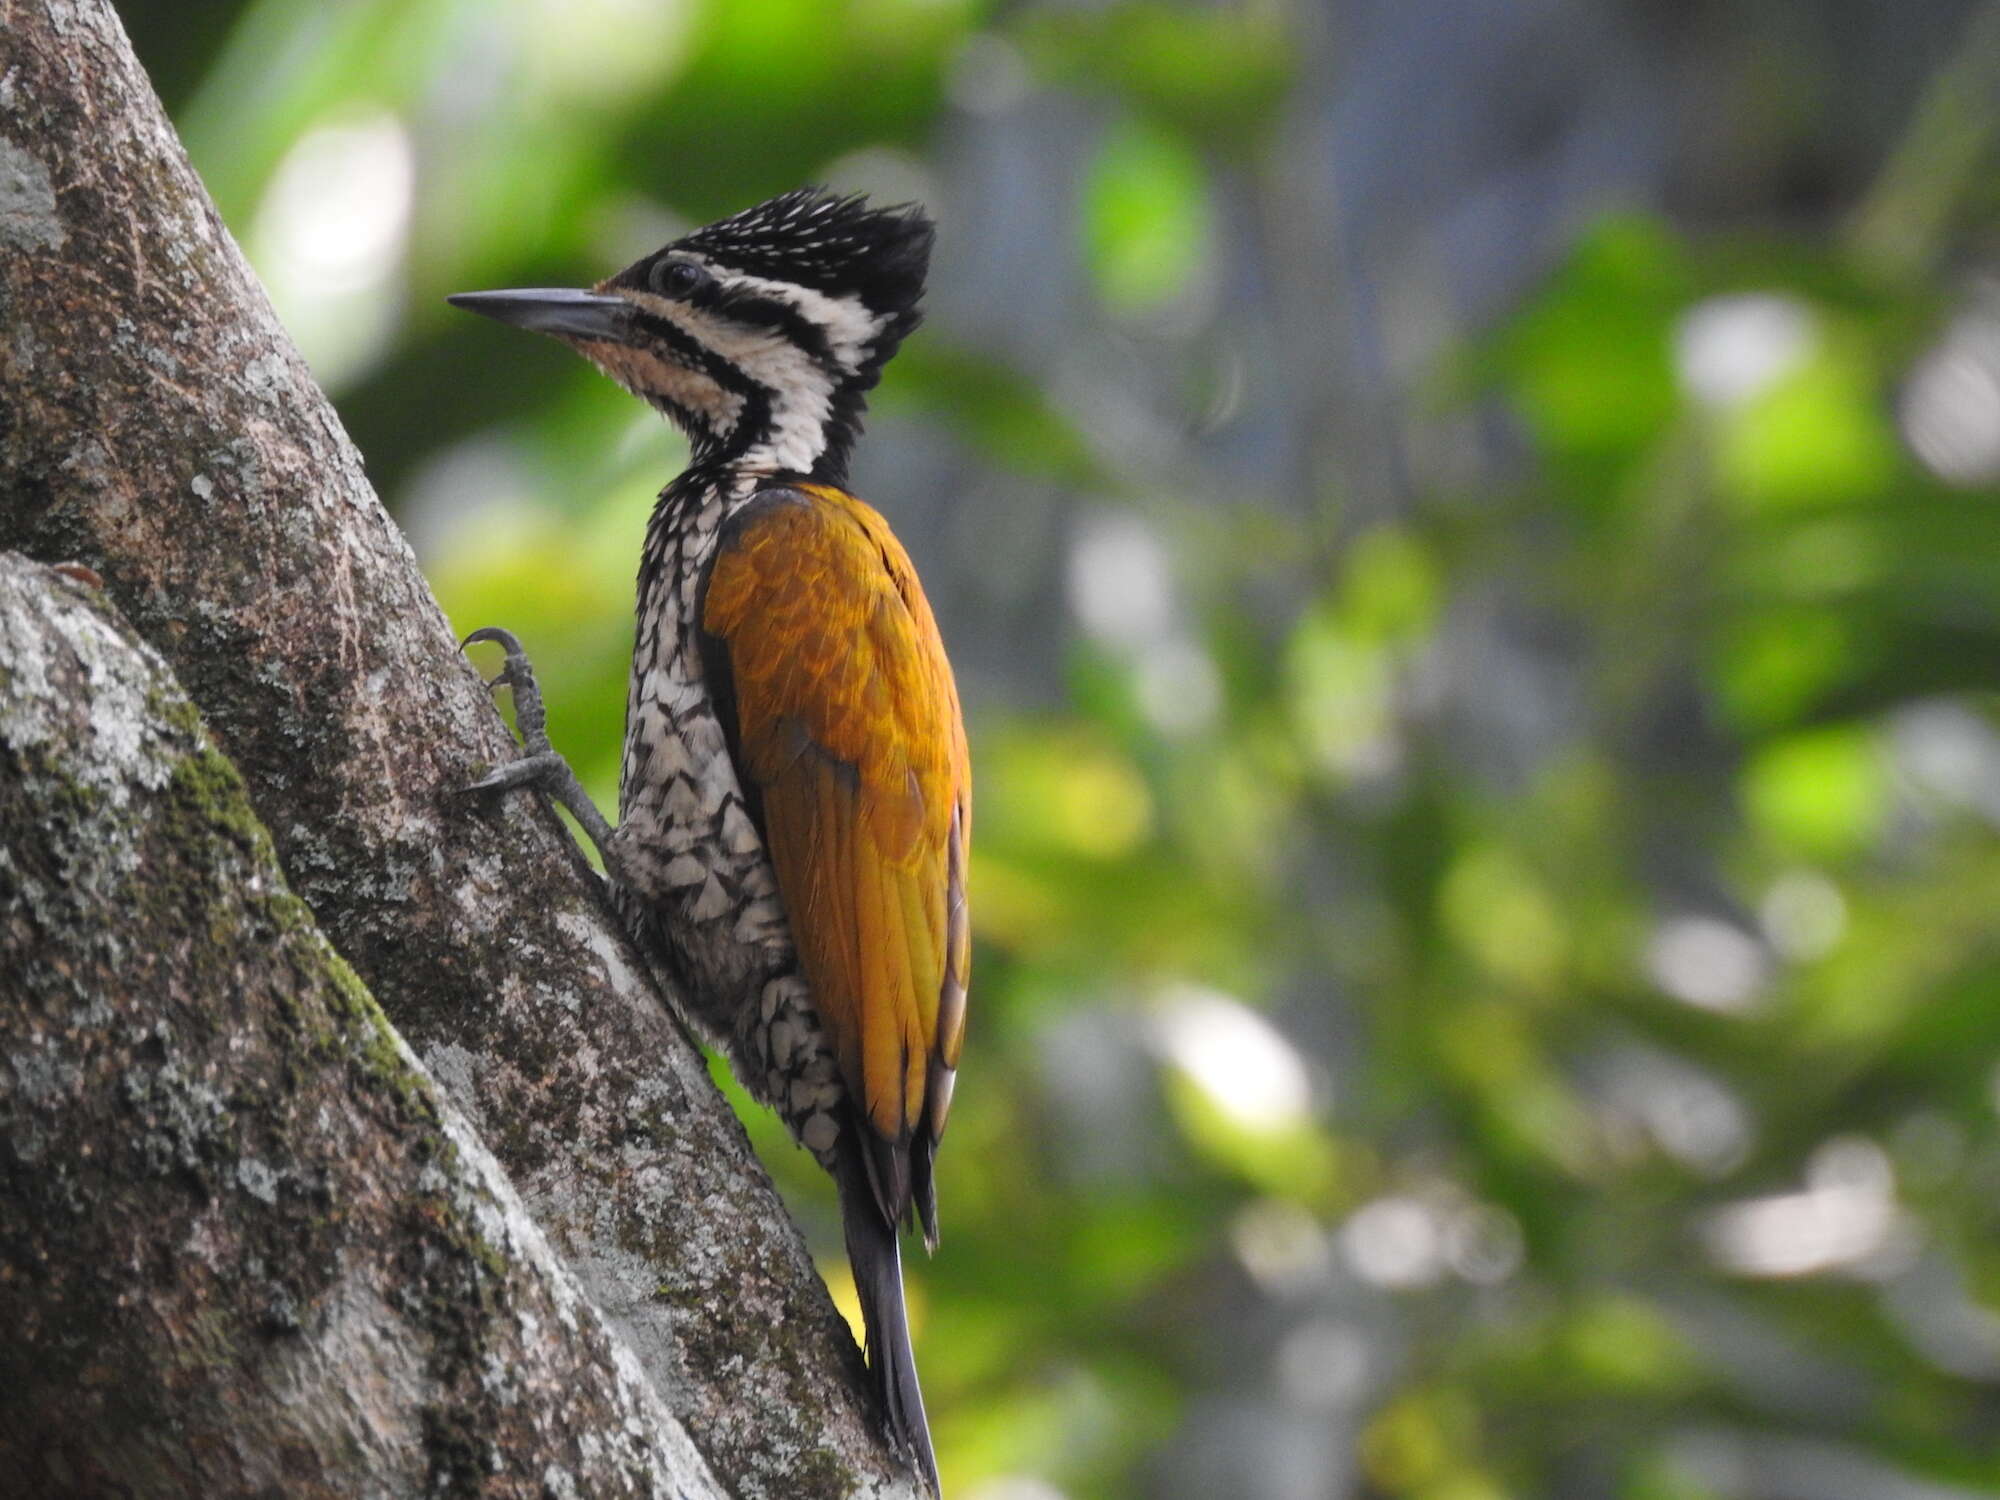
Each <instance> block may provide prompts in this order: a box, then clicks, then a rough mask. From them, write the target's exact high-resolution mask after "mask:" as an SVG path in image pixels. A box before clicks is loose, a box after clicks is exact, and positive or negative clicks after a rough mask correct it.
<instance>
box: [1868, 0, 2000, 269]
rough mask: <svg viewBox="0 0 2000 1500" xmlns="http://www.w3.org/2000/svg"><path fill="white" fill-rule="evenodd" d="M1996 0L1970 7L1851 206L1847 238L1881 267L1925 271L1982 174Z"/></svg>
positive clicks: (1998, 45) (1995, 66)
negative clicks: (1945, 58)
mask: <svg viewBox="0 0 2000 1500" xmlns="http://www.w3.org/2000/svg"><path fill="white" fill-rule="evenodd" d="M1996 98H2000V5H1994V4H1988V5H1984V6H1981V7H1980V8H1979V9H1978V10H1976V11H1974V12H1973V13H1972V15H1971V17H1970V19H1969V20H1968V21H1967V22H1966V26H1965V36H1964V40H1963V42H1962V44H1961V45H1960V46H1959V47H1958V48H1957V49H1956V50H1955V51H1954V53H1953V54H1952V58H1951V60H1950V61H1949V62H1947V63H1946V64H1945V65H1944V66H1943V67H1942V68H1940V69H1939V70H1938V73H1937V76H1936V77H1935V78H1933V79H1932V80H1931V82H1930V86H1929V87H1928V88H1927V89H1925V91H1924V94H1923V98H1922V99H1921V100H1920V101H1919V103H1918V105H1917V110H1916V115H1915V117H1914V118H1913V119H1912V120H1911V122H1910V125H1909V128H1908V129H1907V130H1906V131H1905V132H1904V134H1903V139H1902V140H1901V142H1900V143H1898V145H1897V147H1896V149H1895V151H1894V152H1893V153H1891V155H1890V157H1889V160H1888V162H1887V164H1886V165H1884V167H1883V169H1882V171H1881V174H1880V175H1879V176H1878V177H1877V178H1876V180H1875V184H1874V186H1873V187H1872V188H1871V189H1870V190H1869V192H1868V196H1867V197H1866V198H1864V199H1863V200H1862V202H1861V204H1860V206H1859V207H1858V208H1857V209H1856V210H1855V213H1854V217H1853V220H1852V222H1851V223H1850V224H1849V225H1848V231H1847V235H1848V240H1849V242H1850V243H1851V244H1852V245H1853V247H1854V249H1855V251H1856V253H1857V254H1859V255H1860V257H1861V258H1862V259H1863V260H1864V261H1866V262H1868V263H1869V264H1870V265H1873V266H1876V267H1878V268H1879V269H1881V270H1882V271H1884V272H1886V273H1889V274H1891V275H1895V276H1899V277H1904V278H1917V277H1922V276H1924V275H1926V274H1927V273H1929V272H1931V271H1933V270H1934V269H1935V267H1934V266H1933V264H1932V262H1933V261H1934V260H1935V259H1936V258H1937V256H1938V254H1939V252H1940V250H1941V249H1942V247H1943V245H1944V243H1945V241H1946V239H1947V236H1948V234H1949V231H1950V229H1951V219H1952V216H1953V215H1954V214H1955V213H1957V212H1958V210H1959V207H1960V205H1961V204H1963V203H1964V201H1965V198H1966V195H1967V194H1968V193H1969V192H1971V191H1973V190H1974V189H1975V188H1976V186H1977V185H1978V184H1980V183H1981V182H1982V181H1983V180H1984V179H1983V177H1982V173H1983V171H1984V170H1985V169H1987V167H1988V164H1989V163H1990V162H1991V160H1992V154H1993V146H1994V142H1995V139H1996V137H2000V113H1996V111H1995V110H1994V107H1993V101H1994V100H1995V99H1996Z"/></svg>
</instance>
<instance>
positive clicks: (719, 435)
mask: <svg viewBox="0 0 2000 1500" xmlns="http://www.w3.org/2000/svg"><path fill="white" fill-rule="evenodd" d="M634 321H635V322H636V323H637V324H638V326H639V328H640V329H641V330H642V331H643V332H644V333H646V334H647V335H648V336H649V337H651V338H654V339H657V340H658V341H659V342H660V343H661V344H663V345H664V346H665V347H666V348H667V349H669V350H670V351H672V353H673V354H674V355H675V356H676V357H677V358H678V359H679V360H680V361H681V363H682V364H684V365H686V366H687V367H688V368H689V369H692V370H697V371H699V372H700V373H702V374H703V375H706V376H707V377H708V378H709V379H710V380H713V381H714V382H715V383H716V384H717V385H718V386H720V387H721V388H722V389H723V390H725V391H729V392H731V393H732V394H734V395H736V396H739V397H741V398H742V401H743V409H742V412H741V413H740V414H739V415H738V416H737V418H736V421H735V423H734V424H733V425H732V426H730V427H729V428H728V429H727V430H718V429H716V428H715V427H713V426H711V425H710V423H709V421H708V419H707V418H706V417H693V415H692V414H689V415H690V418H691V420H687V421H681V422H680V426H681V430H682V431H684V432H686V433H688V435H689V437H690V439H691V440H693V439H694V434H695V433H696V432H697V431H700V432H704V433H707V434H708V436H709V439H710V442H711V443H712V444H713V448H712V450H711V451H707V452H704V451H702V449H703V448H704V447H706V446H708V445H705V444H703V443H701V442H699V441H696V444H695V446H696V454H695V456H696V458H697V459H698V460H700V461H703V462H713V461H724V462H726V461H727V460H729V459H732V458H735V457H736V456H738V455H739V454H742V453H746V452H748V451H749V450H750V449H751V448H753V447H755V446H756V445H757V444H759V443H762V442H764V441H765V440H766V439H768V438H769V437H770V436H771V431H772V423H771V396H772V392H771V390H770V388H769V387H768V386H766V385H765V384H764V383H763V382H762V381H758V380H753V379H751V377H750V376H749V375H747V374H745V373H744V372H743V370H742V368H741V367H740V366H738V365H733V364H731V363H730V362H729V361H728V360H726V359H724V358H723V357H722V356H721V355H719V354H717V353H716V352H715V351H714V350H712V349H710V348H709V347H708V346H707V345H706V344H704V343H702V342H701V340H700V339H698V338H696V337H695V336H694V335H693V334H691V333H689V332H688V331H687V330H686V329H685V328H682V327H681V326H680V325H679V324H678V323H675V322H673V321H672V320H671V319H668V318H662V317H657V316H655V315H654V314H652V313H649V312H646V311H645V310H644V309H640V310H639V311H638V313H637V315H636V317H635V319H634ZM658 404H659V405H661V406H663V407H674V408H677V409H678V410H677V411H674V412H669V415H670V416H676V417H677V418H678V415H679V411H685V408H683V407H681V406H680V403H679V402H676V401H672V400H667V401H662V402H659V403H658Z"/></svg>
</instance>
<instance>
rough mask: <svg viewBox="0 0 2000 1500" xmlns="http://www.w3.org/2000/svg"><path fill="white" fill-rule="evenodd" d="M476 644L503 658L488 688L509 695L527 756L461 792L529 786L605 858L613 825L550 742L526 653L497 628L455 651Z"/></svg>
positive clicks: (488, 629) (471, 638)
mask: <svg viewBox="0 0 2000 1500" xmlns="http://www.w3.org/2000/svg"><path fill="white" fill-rule="evenodd" d="M480 641H494V642H497V643H498V644H499V645H500V647H501V648H502V649H503V650H505V651H506V653H507V664H506V665H505V666H503V667H502V668H501V669H500V674H499V675H498V676H497V677H495V678H494V679H493V680H492V681H490V682H488V683H487V684H486V685H487V687H489V688H498V687H504V688H506V689H508V690H509V691H510V692H511V693H513V695H514V724H515V727H516V728H517V729H518V730H519V732H520V735H521V748H522V749H523V750H525V751H526V752H527V753H526V754H525V755H523V756H522V757H521V758H520V759H519V760H510V761H507V762H505V763H504V764H502V765H498V766H495V767H494V768H493V769H492V770H491V771H488V772H487V773H486V774H485V775H484V776H482V777H480V778H479V780H477V781H475V782H473V783H472V784H471V785H470V786H468V787H466V788H465V790H466V791H468V792H505V791H511V790H513V789H514V788H515V787H522V786H525V787H533V788H535V789H536V790H537V791H539V792H541V793H542V794H543V795H545V796H547V797H548V798H550V799H551V800H552V801H555V802H559V803H561V804H562V805H563V806H564V807H566V808H568V809H569V811H570V815H571V816H572V817H574V818H575V819H576V821H577V824H578V826H579V827H581V828H582V829H583V831H584V832H585V833H586V834H588V835H589V836H590V841H591V842H592V843H593V844H595V845H597V850H598V853H599V854H600V855H608V852H609V846H610V841H611V833H612V829H611V825H610V824H609V823H607V822H605V820H604V815H603V814H602V813H600V812H599V811H598V810H597V804H596V803H594V802H592V801H591V800H590V793H588V792H586V791H585V790H584V789H583V783H582V782H580V781H578V780H577V778H576V772H574V771H572V770H571V769H570V766H569V762H568V761H566V760H564V759H563V758H562V754H561V752H560V751H558V750H557V749H556V748H555V747H554V746H553V745H551V744H550V743H549V732H548V712H547V710H546V709H544V708H543V706H542V690H541V687H540V685H539V684H538V683H537V682H536V681H535V669H534V666H533V665H532V664H531V663H530V662H529V660H528V653H527V651H526V650H525V649H523V647H522V645H521V642H520V640H519V638H518V637H516V636H515V634H514V633H513V632H512V631H511V630H502V629H501V628H500V627H498V626H497V625H488V626H487V627H485V628H484V629H482V630H475V631H473V632H472V634H471V635H469V636H467V637H466V638H465V639H464V640H463V641H461V642H460V643H459V649H460V650H461V651H463V650H464V649H465V648H466V647H467V646H471V645H475V644H477V643H478V642H480Z"/></svg>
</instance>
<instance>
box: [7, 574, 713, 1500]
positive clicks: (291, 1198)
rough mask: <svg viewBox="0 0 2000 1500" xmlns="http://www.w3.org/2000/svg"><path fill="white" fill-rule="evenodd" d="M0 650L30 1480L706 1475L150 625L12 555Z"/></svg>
mask: <svg viewBox="0 0 2000 1500" xmlns="http://www.w3.org/2000/svg"><path fill="white" fill-rule="evenodd" d="M0 681H4V682H7V683H10V684H12V685H14V691H12V692H11V693H10V694H9V695H8V697H7V699H6V700H5V702H4V703H0V756H4V758H5V760H6V762H7V766H8V774H7V775H6V776H5V777H4V778H0V850H4V851H6V852H5V854H4V856H0V861H4V863H0V869H4V871H5V876H6V879H5V882H4V889H5V891H6V893H7V894H6V896H5V899H4V900H0V955H4V962H3V963H0V971H3V972H4V973H5V974H6V976H7V979H6V986H5V987H6V990H7V998H8V1002H9V1003H8V1004H6V1005H4V1006H0V1046H4V1048H5V1051H6V1054H7V1056H8V1057H9V1059H10V1060H11V1061H12V1062H13V1066H12V1067H11V1068H10V1069H9V1070H7V1071H6V1072H5V1073H0V1201H4V1203H5V1211H4V1212H0V1268H4V1269H0V1320H4V1322H5V1323H6V1326H7V1327H8V1329H9V1330H11V1332H10V1336H9V1337H8V1339H7V1340H6V1342H5V1346H4V1349H0V1391H4V1392H5V1394H4V1396H0V1472H4V1473H6V1474H7V1475H9V1476H11V1480H10V1484H9V1488H10V1490H11V1491H12V1492H13V1493H18V1494H37V1495H58V1494H90V1495H95V1494H106V1493H114V1492H115V1493H125V1494H146V1495H155V1496H169V1495H206V1494H212V1493H216V1492H218V1490H220V1491H227V1492H231V1493H236V1492H242V1493H248V1492H251V1491H259V1492H263V1491H266V1490H267V1489H268V1490H269V1491H270V1492H273V1493H275V1492H276V1491H278V1490H283V1491H285V1492H286V1493H292V1494H296V1493H305V1492H310V1493H314V1494H334V1493H346V1494H358V1493H362V1492H370V1493H388V1492H394V1493H400V1494H416V1493H419V1492H422V1493H426V1494H435V1493H441V1492H444V1491H445V1490H448V1489H449V1490H455V1491H456V1490H467V1491H469V1490H474V1489H476V1490H478V1491H479V1492H480V1493H482V1494H507V1495H523V1496H527V1495H533V1496H540V1495H542V1494H545V1493H560V1492H561V1491H560V1488H559V1485H558V1481H557V1479H556V1476H561V1477H562V1478H563V1479H566V1480H567V1482H568V1484H569V1485H570V1486H571V1487H572V1488H571V1490H570V1492H571V1493H579V1492H581V1493H588V1494H592V1495H651V1496H661V1497H669V1496H673V1497H682V1500H696V1497H716V1500H720V1497H722V1496H723V1495H725V1494H726V1493H727V1491H725V1490H724V1489H723V1488H722V1487H721V1486H720V1485H718V1484H717V1483H716V1480H715V1478H714V1476H713V1475H712V1474H710V1473H709V1471H708V1468H707V1465H705V1464H704V1463H703V1462H702V1459H701V1456H700V1455H699V1454H698V1453H697V1452H696V1451H695V1449H694V1447H693V1446H692V1444H691V1443H690V1442H689V1441H688V1436H687V1433H686V1431H685V1430H684V1429H683V1428H682V1427H681V1425H680V1424H679V1423H678V1422H677V1421H675V1420H674V1418H673V1417H672V1415H671V1414H669V1413H668V1412H667V1410H666V1409H665V1407H664V1405H663V1404H662V1403H661V1401H660V1398H659V1396H658V1394H657V1393H656V1392H655V1391H654V1390H653V1388H652V1386H651V1385H649V1384H648V1383H647V1382H646V1379H645V1377H644V1375H643V1374H642V1373H641V1372H640V1370H639V1368H638V1366H637V1365H636V1364H635V1363H634V1362H633V1360H632V1358H631V1354H630V1352H629V1351H628V1350H626V1349H625V1348H624V1347H623V1345H622V1344H621V1343H620V1342H619V1341H618V1340H617V1338H616V1336H615V1335H614V1334H612V1333H611V1331H610V1330H609V1329H608V1328H607V1327H606V1326H605V1324H604V1322H603V1320H602V1319H601V1317H600V1316H599V1315H598V1314H597V1313H596V1312H595V1311H594V1310H593V1309H592V1308H590V1306H589V1304H588V1303H586V1302H585V1301H584V1300H583V1298H582V1296H581V1295H580V1294H579V1292H578V1290H577V1287H576V1283H575V1281H574V1279H573V1277H572V1276H571V1274H570V1273H569V1271H568V1269H567V1268H566V1267H564V1266H563V1265H562V1263H561V1262H560V1261H558V1260H557V1258H556V1257H555V1255H554V1254H553V1253H552V1252H551V1251H550V1249H549V1246H548V1242H547V1241H546V1240H545V1239H543V1237H542V1235H541V1234H540V1232H539V1231H537V1230H536V1229H535V1227H534V1226H533V1224H532V1223H531V1222H530V1221H529V1219H528V1217H527V1215H526V1213H525V1212H524V1211H523V1209H522V1207H521V1203H520V1200H519V1199H518V1198H516V1197H515V1195H514V1191H513V1189H512V1188H511V1187H509V1186H508V1184H507V1181H506V1179H505V1178H504V1177H502V1176H501V1174H500V1170H499V1168H498V1167H497V1166H496V1165H495V1164H494V1162H493V1159H492V1157H491V1156H489V1155H488V1154H487V1152H486V1150H485V1148H484V1147H483V1146H480V1145H479V1144H478V1143H477V1141H476V1140H475V1138H474V1137H473V1135H472V1132H471V1130H470V1129H469V1128H468V1126H467V1125H466V1122H465V1118H464V1116H463V1115H462V1114H460V1113H459V1111H458V1110H456V1109H455V1108H453V1107H452V1106H451V1105H450V1104H448V1103H446V1102H444V1101H443V1100H441V1099H440V1098H439V1097H438V1093H437V1089H436V1086H435V1085H434V1084H433V1083H432V1082H431V1080H430V1079H429V1078H428V1077H426V1076H425V1075H424V1073H423V1071H422V1069H421V1068H420V1066H419V1065H418V1064H417V1061H416V1059H415V1058H413V1057H412V1056H411V1055H410V1054H409V1052H408V1051H407V1049H405V1048H404V1047H403V1046H402V1044H401V1043H400V1042H399V1041H398V1040H397V1038H396V1036H395V1033H394V1032H392V1031H391V1030H390V1029H389V1026H388V1023H387V1022H386V1021H384V1020H383V1019H382V1015H381V1012H380V1011H378V1010H377V1009H376V1008H375V1005H374V1003H373V1002H372V1001H371V1000H370V999H369V997H368V994H367V992H366V991H365V990H364V989H363V988H362V987H361V986H360V984H359V983H357V982H356V980H355V978H354V975H353V972H352V971H351V970H350V969H349V968H348V967H347V965H346V964H344V963H342V962H341V960H340V958H339V957H338V956H337V955H336V954H335V953H334V951H333V949H332V948H331V947H329V946H328V944H327V942H326V939H325V938H324V937H322V936H321V935H320V933H319V931H318V929H317V928H315V927H314V926H313V924H312V920H311V917H310V915H309V914H308V913H307V912H306V911H305V909H304V907H303V906H301V905H300V904H299V902H298V899H297V898H296V897H295V896H293V895H292V893H291V892H290V891H289V890H288V889H286V887H285V882H284V876H283V875H282V873H281V872H280V871H279V870H278V867H277V857H276V854H275V852H274V851H273V849H272V847H271V841H270V838H269V836H268V835H267V834H266V833H265V831H264V829H263V827H262V826H261V825H260V824H259V823H258V822H257V820H256V817H255V815H254V814H252V812H251V811H250V807H249V804H248V802H247V800H246V799H245V796H244V789H243V783H242V781H241V780H240V779H239V778H238V777H237V775H236V773H235V771H234V770H233V769H232V768H231V767H230V765H229V763H228V762H227V761H225V760H223V759H222V757H221V756H219V755H218V754H216V752H215V748H214V746H213V745H212V744H211V742H210V741H209V738H208V736H207V734H206V733H205V732H204V731H203V730H202V728H201V725H200V721H199V720H198V719H197V717H196V715H195V713H194V711H193V709H192V708H191V707H190V706H189V704H188V701H187V699H186V697H185V696H184V695H183V694H182V692H181V690H180V687H179V685H178V684H176V683H175V682H174V680H173V677H172V675H171V674H170V673H169V672H168V671H167V669H166V668H165V666H164V665H162V663H161V662H160V660H159V658H158V657H157V656H156V655H154V654H153V653H152V652H150V651H147V650H146V649H145V648H144V647H143V646H142V645H141V644H140V642H139V640H138V638H137V637H136V636H135V635H134V634H133V633H132V631H131V630H130V628H129V627H128V626H126V625H125V624H124V623H123V622H122V621H120V620H118V619H116V618H115V616H113V615H112V614H111V612H110V611H109V610H108V609H106V608H105V607H104V605H103V604H102V603H101V602H100V601H98V600H97V599H96V598H94V597H92V595H91V591H90V590H88V589H86V588H84V587H82V586H81V585H78V584H74V583H68V582H65V581H64V580H62V579H61V578H59V577H58V576H57V575H56V574H55V573H54V572H52V571H50V570H49V569H46V568H42V567H39V566H37V565H35V564H33V563H30V562H28V561H27V560H26V559H25V558H22V557H20V556H18V555H15V554H11V553H0ZM496 1482H497V1484H498V1486H499V1487H498V1488H495V1487H493V1486H494V1484H495V1483H496ZM545 1485H547V1486H548V1489H546V1490H545V1489H544V1486H545Z"/></svg>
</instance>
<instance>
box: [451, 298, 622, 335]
mask: <svg viewBox="0 0 2000 1500" xmlns="http://www.w3.org/2000/svg"><path fill="white" fill-rule="evenodd" d="M444 300H445V301H447V302H449V303H450V304H451V305H452V306H453V307H462V308H464V309H465V310H466V311H467V312H476V313H479V314H480V315H481V316H483V317H488V318H497V319H498V320H499V321H500V322H502V323H511V324H513V325H514V326H515V327H516V328H526V329H529V330H530V331H532V332H534V333H553V334H557V335H560V336H561V337H564V338H572V339H608V340H610V341H612V342H613V343H620V344H622V343H624V342H626V341H627V340H628V339H629V338H630V337H631V334H632V304H631V303H629V302H627V301H626V300H625V299H624V298H623V297H613V296H610V295H607V294H606V293H603V292H578V291H571V290H569V289H568V288H566V287H529V288H525V289H523V290H521V291H513V292H457V293H454V294H453V295H452V296H449V297H447V298H445V299H444Z"/></svg>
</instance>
